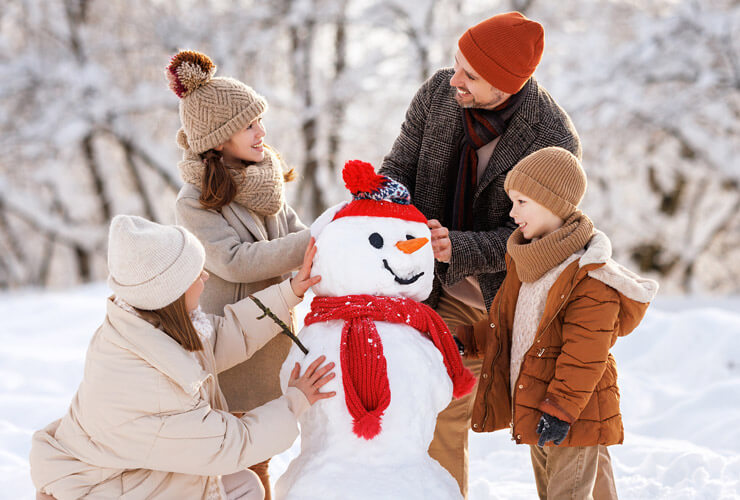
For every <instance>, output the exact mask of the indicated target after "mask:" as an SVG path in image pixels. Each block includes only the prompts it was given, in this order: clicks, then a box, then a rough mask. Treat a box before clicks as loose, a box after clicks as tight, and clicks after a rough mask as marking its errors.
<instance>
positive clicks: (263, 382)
mask: <svg viewBox="0 0 740 500" xmlns="http://www.w3.org/2000/svg"><path fill="white" fill-rule="evenodd" d="M199 198H200V190H199V189H198V188H197V187H196V186H194V185H193V184H189V183H185V184H184V185H183V187H182V188H181V189H180V193H179V194H178V196H177V202H176V205H175V216H176V219H177V223H178V224H180V225H182V226H184V227H186V228H187V229H188V230H189V231H190V232H192V233H193V234H194V235H195V236H196V237H197V238H198V239H199V240H200V241H201V243H203V246H204V247H205V249H206V270H207V271H208V272H209V274H210V275H211V277H210V279H209V280H208V286H207V287H206V289H205V291H204V292H203V295H202V296H201V299H200V304H201V307H202V308H203V311H205V312H207V313H211V314H223V310H224V306H226V305H228V304H233V303H235V302H238V301H240V300H242V299H243V298H245V297H246V296H247V295H249V294H250V293H254V292H256V291H258V290H262V289H264V288H265V287H268V286H270V285H273V284H275V283H279V282H280V281H282V280H284V279H286V278H287V277H289V276H290V272H291V271H292V270H293V269H297V268H298V267H299V266H300V265H301V262H302V260H303V253H304V252H305V251H306V246H308V240H309V238H310V234H309V230H308V229H306V226H305V225H303V223H302V222H301V221H300V219H299V218H298V215H296V213H295V212H294V211H293V209H292V208H290V207H289V206H288V205H286V204H283V207H282V208H281V209H280V211H279V212H278V213H276V214H275V215H270V216H266V217H261V216H259V215H257V214H255V213H253V212H252V211H250V210H248V209H247V208H246V207H244V206H243V205H240V204H239V203H236V202H232V203H229V204H228V205H225V206H224V207H222V208H221V209H220V210H209V209H204V208H203V206H202V205H201V204H200V201H198V200H199ZM289 350H290V339H288V338H287V337H286V336H284V335H280V336H278V337H276V338H274V339H273V340H272V341H271V342H270V343H268V344H267V345H266V346H265V348H264V349H262V350H260V352H258V353H257V354H256V355H255V356H254V357H252V358H251V359H250V360H249V361H247V362H246V363H243V364H240V365H239V366H236V367H234V368H233V369H231V370H229V371H228V372H226V373H224V374H222V375H221V376H220V377H219V378H220V382H221V389H222V390H223V392H224V395H225V396H226V399H227V400H228V402H229V407H230V408H231V409H232V410H233V411H249V410H251V409H252V408H256V407H257V406H260V405H263V404H265V403H266V402H268V401H271V400H273V399H275V398H276V397H278V396H279V395H280V381H279V374H280V366H281V365H282V363H283V360H285V357H286V356H287V355H288V351H289ZM245 380H247V381H249V384H244V381H245Z"/></svg>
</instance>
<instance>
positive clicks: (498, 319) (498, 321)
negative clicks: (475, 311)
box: [481, 284, 503, 431]
mask: <svg viewBox="0 0 740 500" xmlns="http://www.w3.org/2000/svg"><path fill="white" fill-rule="evenodd" d="M502 286H503V284H502ZM496 327H498V328H499V331H501V301H499V302H498V303H497V304H496V323H494V328H496ZM501 342H502V340H501V338H500V336H499V342H498V349H497V351H496V355H495V356H494V357H493V361H491V367H493V366H494V365H495V364H496V360H497V359H498V357H499V355H500V354H501ZM492 385H493V368H492V369H491V381H490V382H489V383H488V387H486V392H485V393H484V394H483V402H484V403H485V402H486V401H487V400H488V393H489V392H490V390H491V386H492ZM484 407H485V411H484V412H483V420H482V421H481V431H482V430H483V429H484V428H485V426H486V420H487V419H488V404H485V405H484Z"/></svg>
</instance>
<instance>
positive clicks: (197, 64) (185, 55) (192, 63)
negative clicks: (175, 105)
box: [166, 50, 216, 98]
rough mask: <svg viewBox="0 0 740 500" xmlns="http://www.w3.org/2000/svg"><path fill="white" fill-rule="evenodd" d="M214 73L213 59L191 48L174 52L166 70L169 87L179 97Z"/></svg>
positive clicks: (189, 91)
mask: <svg viewBox="0 0 740 500" xmlns="http://www.w3.org/2000/svg"><path fill="white" fill-rule="evenodd" d="M214 73H216V65H215V64H213V61H211V59H210V58H209V57H208V56H207V55H205V54H203V53H201V52H195V51H193V50H181V51H180V52H178V53H177V54H175V55H174V56H173V57H172V60H171V61H170V65H169V66H167V71H166V74H167V79H168V80H169V81H170V88H171V89H172V91H173V92H174V93H175V94H177V96H178V97H180V98H183V97H185V96H187V95H188V94H190V93H191V92H192V91H194V90H195V89H197V88H198V87H202V86H203V85H205V84H207V83H208V82H209V81H211V77H213V75H214Z"/></svg>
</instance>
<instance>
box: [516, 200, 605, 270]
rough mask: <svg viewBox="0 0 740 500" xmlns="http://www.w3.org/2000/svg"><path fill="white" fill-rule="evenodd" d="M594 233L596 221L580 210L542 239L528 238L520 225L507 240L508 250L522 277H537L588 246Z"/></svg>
mask: <svg viewBox="0 0 740 500" xmlns="http://www.w3.org/2000/svg"><path fill="white" fill-rule="evenodd" d="M593 233H594V225H593V223H592V222H591V219H589V218H588V217H587V216H586V214H584V213H583V212H581V211H580V210H576V211H575V212H573V214H572V215H571V216H570V217H568V218H567V219H566V220H565V222H564V223H563V225H562V227H560V228H559V229H558V230H556V231H553V232H552V233H550V234H547V235H545V236H543V237H542V238H540V239H538V240H527V239H525V238H524V235H523V234H522V231H521V230H520V229H519V228H517V229H516V230H515V231H514V232H513V233H511V236H509V241H507V243H506V251H507V252H509V255H511V258H512V259H514V263H515V264H516V274H517V276H518V277H519V280H520V281H523V282H525V283H532V282H534V281H537V280H538V279H540V278H541V277H542V275H543V274H545V273H546V272H547V271H549V270H550V269H552V268H554V267H555V266H557V265H559V264H560V263H562V262H563V261H565V259H567V258H568V257H570V256H571V255H573V254H574V253H576V252H577V251H578V250H580V249H582V248H584V247H585V246H586V243H588V241H589V240H590V239H591V236H592V235H593Z"/></svg>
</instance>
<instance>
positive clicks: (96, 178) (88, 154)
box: [82, 131, 111, 221]
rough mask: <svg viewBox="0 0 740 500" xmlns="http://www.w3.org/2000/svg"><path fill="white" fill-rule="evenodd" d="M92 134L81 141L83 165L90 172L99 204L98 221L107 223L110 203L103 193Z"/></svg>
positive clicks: (109, 214)
mask: <svg viewBox="0 0 740 500" xmlns="http://www.w3.org/2000/svg"><path fill="white" fill-rule="evenodd" d="M94 134H95V132H94V131H91V132H90V133H88V134H87V135H86V136H85V138H84V139H83V140H82V153H83V155H84V157H85V165H86V166H87V169H88V171H89V172H90V177H91V178H92V181H93V188H94V190H95V195H96V196H97V197H98V201H99V202H100V215H101V217H100V218H99V219H98V220H100V219H102V220H103V221H108V220H110V218H111V206H110V205H111V203H110V200H109V199H108V196H107V195H106V193H105V181H104V180H103V173H102V171H101V169H100V164H99V162H98V160H97V156H96V154H95V144H94V139H95V136H94Z"/></svg>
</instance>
